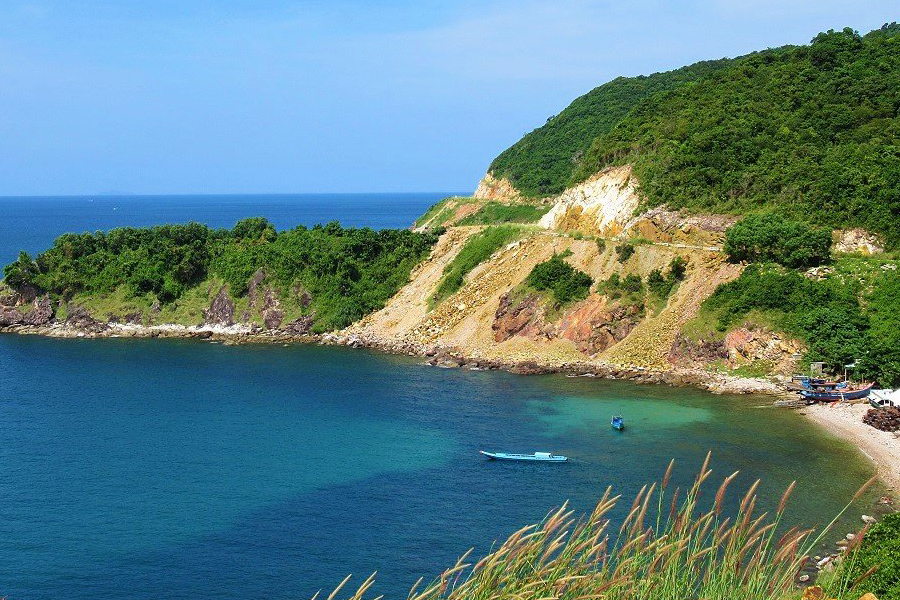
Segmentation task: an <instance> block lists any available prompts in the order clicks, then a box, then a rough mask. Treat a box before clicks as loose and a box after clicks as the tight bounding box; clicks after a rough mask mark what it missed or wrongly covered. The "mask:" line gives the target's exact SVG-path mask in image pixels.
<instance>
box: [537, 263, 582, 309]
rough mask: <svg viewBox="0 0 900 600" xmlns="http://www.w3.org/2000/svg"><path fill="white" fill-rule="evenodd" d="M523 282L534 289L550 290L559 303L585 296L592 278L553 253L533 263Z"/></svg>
mask: <svg viewBox="0 0 900 600" xmlns="http://www.w3.org/2000/svg"><path fill="white" fill-rule="evenodd" d="M525 283H526V284H527V285H528V286H530V287H532V288H534V289H536V290H542V291H544V290H546V291H550V292H552V293H553V298H554V299H555V300H556V303H557V304H560V305H561V304H565V303H567V302H570V301H572V300H580V299H582V298H586V297H587V295H588V293H589V292H590V289H591V284H593V280H592V279H591V277H590V275H588V274H587V273H585V272H583V271H579V270H578V269H576V268H575V267H573V266H572V265H570V264H569V263H567V262H566V261H565V260H563V257H562V256H561V255H559V254H554V255H553V256H552V257H551V258H550V260H547V261H544V262H542V263H539V264H537V265H535V267H534V269H532V270H531V273H529V275H528V277H527V278H526V279H525Z"/></svg>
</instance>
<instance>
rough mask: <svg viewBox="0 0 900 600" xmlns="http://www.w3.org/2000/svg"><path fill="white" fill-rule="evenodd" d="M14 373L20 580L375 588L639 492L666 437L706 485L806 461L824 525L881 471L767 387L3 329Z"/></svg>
mask: <svg viewBox="0 0 900 600" xmlns="http://www.w3.org/2000/svg"><path fill="white" fill-rule="evenodd" d="M0 382H2V387H0V440H2V444H0V480H2V482H3V485H0V594H3V595H8V596H9V597H10V598H11V599H17V598H31V599H40V598H62V597H65V598H70V599H81V598H84V599H87V598H105V599H116V598H150V597H154V598H185V597H191V598H209V599H223V598H250V597H265V598H285V599H286V598H293V599H295V598H307V597H310V596H311V595H312V594H313V593H314V591H315V590H317V589H319V588H320V587H325V588H329V589H330V588H331V587H333V586H334V585H335V584H336V583H337V582H338V581H340V579H341V578H342V577H343V576H344V575H346V574H348V573H354V574H357V575H361V576H366V575H368V574H369V573H371V572H373V571H376V570H377V571H378V572H379V575H378V582H379V583H378V585H377V586H376V590H377V591H378V592H383V593H386V594H388V596H389V597H390V598H402V597H405V592H406V591H407V589H408V587H409V586H410V585H411V584H412V583H413V582H414V581H415V579H416V578H418V577H419V576H420V575H426V576H432V575H435V574H437V573H438V572H439V571H440V570H442V569H443V568H444V567H447V566H450V565H451V564H452V563H453V561H454V560H455V558H456V557H457V556H458V555H459V554H461V553H463V552H464V551H466V550H467V549H468V548H469V547H471V546H475V547H476V549H477V550H478V551H485V550H486V549H488V548H489V545H490V542H491V541H492V540H495V539H498V538H502V537H503V536H505V535H508V534H509V533H511V532H512V531H513V530H515V529H517V528H518V527H519V526H521V525H523V524H526V523H529V522H532V521H535V520H537V519H540V518H541V517H542V516H543V515H544V513H545V511H546V510H548V509H549V508H551V507H553V506H558V505H559V504H560V503H562V502H563V501H564V500H566V499H570V500H572V502H573V505H574V507H575V508H577V509H578V510H582V511H583V510H587V509H589V508H590V507H591V506H592V503H593V502H594V501H595V500H596V499H597V498H598V497H599V495H600V494H601V492H602V490H603V489H605V487H606V486H607V485H613V486H614V487H615V488H616V490H617V491H619V492H621V493H624V494H625V495H626V497H628V496H631V495H633V494H634V493H635V492H636V491H637V490H638V488H639V487H640V485H641V484H643V483H644V482H647V481H649V480H651V479H652V478H658V477H659V476H660V475H661V474H662V472H663V471H664V470H665V466H666V463H667V461H668V459H669V458H670V457H673V458H676V459H677V460H678V465H679V468H678V470H677V471H676V476H675V478H674V481H673V483H675V484H677V485H688V484H689V483H690V480H691V478H692V476H693V473H694V472H695V470H696V469H697V467H698V465H699V463H700V462H701V460H702V457H703V455H704V454H705V453H706V451H707V450H709V449H712V450H713V451H714V452H715V460H714V463H713V467H714V469H715V472H716V474H717V476H722V477H723V476H724V475H726V474H728V473H730V472H732V471H733V470H737V469H740V470H741V471H742V472H743V475H742V476H741V477H740V478H739V480H738V482H737V485H736V486H735V488H739V487H742V486H746V485H749V483H750V482H752V480H753V479H755V478H757V477H762V478H764V479H765V481H766V484H765V488H764V499H765V502H764V503H765V504H767V505H768V506H769V507H770V508H771V506H772V504H773V503H774V502H775V501H776V499H777V496H778V494H779V493H780V490H781V489H782V488H783V487H784V486H785V485H787V483H788V482H789V481H790V480H791V479H799V480H800V489H799V490H798V492H797V493H796V495H795V498H794V504H793V506H794V507H795V510H794V512H793V513H792V514H791V515H790V518H791V520H792V521H802V522H804V523H807V524H815V523H823V522H825V521H826V520H827V519H828V518H830V517H831V516H832V515H833V514H834V513H835V512H836V511H837V509H838V508H839V506H841V505H842V504H843V502H844V501H845V500H847V499H848V498H849V497H850V496H851V495H852V493H853V491H854V489H855V487H856V486H857V485H858V484H859V483H860V482H861V481H862V480H864V479H865V478H866V468H865V467H864V466H863V465H861V464H860V463H859V462H858V460H857V459H856V458H855V457H854V454H853V453H852V452H851V451H850V450H849V449H847V448H846V447H844V446H842V445H840V444H836V443H835V442H834V441H832V440H828V439H826V438H823V437H822V436H821V435H820V434H819V433H818V432H817V431H815V430H813V429H812V427H811V426H810V425H808V424H807V423H805V422H803V421H801V420H800V419H799V417H797V416H796V415H794V414H793V413H790V412H787V411H781V410H775V409H772V408H758V406H761V405H763V404H764V403H767V400H766V399H753V398H746V397H743V398H737V397H728V396H722V397H717V396H712V395H710V394H707V393H703V392H699V391H696V390H682V389H672V388H668V387H661V386H637V385H633V384H626V383H624V382H609V381H601V380H595V379H589V378H568V377H564V376H538V377H523V376H516V375H512V374H508V373H503V372H478V371H465V370H444V369H438V368H434V367H428V366H424V365H422V364H420V362H419V360H417V359H413V358H410V357H398V356H389V355H383V354H379V353H374V352H368V351H362V350H352V349H346V348H327V347H317V346H302V345H300V346H291V347H281V346H241V347H234V346H224V345H218V344H210V343H204V342H191V341H166V340H116V339H110V340H57V339H45V338H39V337H30V336H13V335H4V336H0ZM614 413H618V414H623V415H625V418H626V420H627V424H628V428H627V430H626V431H625V432H624V433H618V432H615V431H614V430H612V429H611V428H610V426H609V416H610V415H611V414H614ZM481 448H487V449H497V450H506V451H534V450H549V451H554V452H558V453H562V454H566V455H568V456H570V457H571V461H570V462H569V463H567V464H515V463H496V462H491V461H486V460H483V459H481V458H480V457H479V456H478V454H477V451H478V450H479V449H481ZM710 495H711V492H710ZM625 504H630V502H626V503H625ZM626 509H627V506H622V507H621V511H619V512H618V513H617V515H618V516H619V517H621V516H622V515H621V512H622V511H624V510H626ZM856 518H857V519H858V514H857V515H856Z"/></svg>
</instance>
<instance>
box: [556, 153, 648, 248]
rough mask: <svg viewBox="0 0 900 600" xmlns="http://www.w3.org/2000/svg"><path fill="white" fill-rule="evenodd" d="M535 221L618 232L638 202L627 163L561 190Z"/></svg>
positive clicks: (558, 226)
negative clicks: (542, 214)
mask: <svg viewBox="0 0 900 600" xmlns="http://www.w3.org/2000/svg"><path fill="white" fill-rule="evenodd" d="M552 201H553V202H554V206H553V208H551V209H550V212H548V213H547V214H545V215H544V216H543V217H541V220H540V222H539V224H540V225H541V226H542V227H545V228H547V229H557V230H563V231H581V232H583V233H588V234H599V235H603V236H613V235H618V234H619V233H621V232H622V230H623V228H624V226H625V224H626V223H627V222H628V221H629V220H630V219H631V217H632V215H633V214H634V211H635V210H636V209H637V207H638V205H639V204H640V197H639V196H638V192H637V186H636V185H635V182H634V180H633V179H632V177H631V167H629V166H624V167H612V168H609V169H605V170H603V171H601V172H600V173H597V174H596V175H594V176H593V177H591V178H590V179H588V180H587V181H585V182H583V183H580V184H578V185H576V186H575V187H571V188H569V189H567V190H565V191H564V192H563V193H562V194H560V195H559V196H557V197H556V198H554V199H553V200H552Z"/></svg>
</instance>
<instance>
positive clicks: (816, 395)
mask: <svg viewBox="0 0 900 600" xmlns="http://www.w3.org/2000/svg"><path fill="white" fill-rule="evenodd" d="M873 385H874V384H872V383H867V384H865V385H860V386H857V387H850V386H847V387H843V388H832V389H813V390H803V391H802V392H800V395H801V396H803V397H804V398H806V401H807V402H809V403H812V402H840V401H842V400H859V399H860V398H866V397H867V396H868V395H869V392H871V391H872V386H873Z"/></svg>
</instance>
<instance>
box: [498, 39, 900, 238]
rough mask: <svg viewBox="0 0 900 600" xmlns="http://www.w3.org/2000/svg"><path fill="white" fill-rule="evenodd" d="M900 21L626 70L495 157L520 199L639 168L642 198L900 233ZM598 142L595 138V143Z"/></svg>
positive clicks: (896, 235)
mask: <svg viewBox="0 0 900 600" xmlns="http://www.w3.org/2000/svg"><path fill="white" fill-rule="evenodd" d="M898 33H900V25H898V24H896V23H893V24H890V25H885V26H884V27H882V28H881V29H878V30H875V31H873V32H870V33H869V34H867V35H865V36H860V35H859V34H857V33H856V32H854V31H852V30H850V29H844V30H843V31H829V32H827V33H821V34H819V35H818V36H816V37H815V39H814V40H813V41H812V43H811V44H810V45H808V46H794V47H783V48H777V49H773V50H766V51H764V52H759V53H754V54H750V55H747V56H744V57H740V58H737V59H733V60H721V61H715V62H711V63H698V64H697V65H693V66H691V67H685V68H684V69H680V70H678V71H671V72H669V73H659V74H656V75H651V76H650V77H645V78H634V79H624V78H620V79H617V80H615V81H612V82H610V83H608V84H606V85H604V86H601V87H599V88H597V89H595V90H594V91H592V92H590V93H589V94H586V95H585V96H582V97H581V98H579V99H578V100H576V101H575V102H573V103H572V105H571V106H570V107H569V108H567V109H566V110H565V111H563V112H562V113H561V114H560V115H559V116H557V117H555V118H552V119H551V120H550V121H549V122H548V123H547V124H546V125H545V126H544V127H542V128H540V129H537V130H535V131H533V132H532V133H530V134H528V135H527V136H525V137H524V138H522V140H520V141H519V142H518V143H517V144H515V145H514V146H512V147H511V148H509V149H508V150H506V151H505V152H504V153H503V154H501V155H500V156H498V157H497V159H496V160H495V161H494V162H493V163H492V165H491V170H492V171H493V173H494V174H495V175H497V176H507V177H509V178H510V180H511V181H512V182H513V183H514V184H515V185H516V186H517V187H518V188H519V189H520V191H522V192H523V193H524V194H525V195H540V194H548V193H555V192H559V191H560V190H561V189H563V188H564V187H565V186H566V185H572V184H574V183H577V182H579V181H583V180H584V179H587V178H588V177H590V176H591V175H592V174H594V173H596V172H597V171H599V170H600V169H603V168H605V167H607V166H611V165H618V164H624V163H630V164H633V165H634V168H635V173H636V175H637V179H638V181H639V182H640V185H641V191H642V193H643V195H644V197H645V201H646V205H647V206H658V205H662V204H666V205H668V206H670V207H672V208H687V209H691V210H696V211H709V212H725V213H737V214H743V213H746V212H748V211H761V210H763V211H765V210H774V211H777V212H780V213H783V214H786V215H790V216H794V217H798V218H802V219H803V220H807V221H813V222H816V223H820V224H823V225H829V226H839V225H840V226H847V225H854V226H861V227H865V228H867V229H870V230H872V231H876V232H880V233H882V234H885V235H886V237H887V241H888V245H889V246H892V247H894V246H896V244H897V240H898V239H900V36H898ZM589 139H590V140H592V141H591V142H590V143H588V141H587V140H589Z"/></svg>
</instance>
